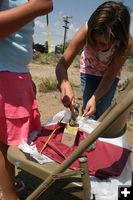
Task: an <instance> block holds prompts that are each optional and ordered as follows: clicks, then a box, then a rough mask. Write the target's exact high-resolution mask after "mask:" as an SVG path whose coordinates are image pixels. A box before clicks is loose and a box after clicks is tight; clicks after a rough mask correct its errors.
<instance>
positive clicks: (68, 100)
mask: <svg viewBox="0 0 133 200" xmlns="http://www.w3.org/2000/svg"><path fill="white" fill-rule="evenodd" d="M60 92H61V94H60V98H61V101H62V103H63V105H64V106H65V107H69V108H70V109H71V110H72V109H73V107H74V93H73V90H72V87H71V85H70V83H69V82H68V81H67V82H63V83H62V84H61V86H60Z"/></svg>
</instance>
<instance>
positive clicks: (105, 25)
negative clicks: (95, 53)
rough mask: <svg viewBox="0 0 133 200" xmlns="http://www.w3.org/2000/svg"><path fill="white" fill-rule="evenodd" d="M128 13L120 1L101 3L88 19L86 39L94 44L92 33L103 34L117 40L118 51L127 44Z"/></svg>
mask: <svg viewBox="0 0 133 200" xmlns="http://www.w3.org/2000/svg"><path fill="white" fill-rule="evenodd" d="M129 27H130V13H129V11H128V8H127V7H126V6H125V5H123V3H122V2H114V1H107V2H104V3H103V4H101V5H100V6H99V7H98V8H97V9H96V10H95V11H94V13H93V14H92V15H91V17H90V19H89V21H88V32H87V40H88V42H90V43H91V44H92V45H95V44H94V43H95V42H94V40H93V33H94V32H96V33H98V34H103V35H105V36H106V37H108V38H109V39H110V38H111V37H113V38H114V39H115V40H118V41H119V48H118V51H119V52H121V51H122V50H123V49H124V48H126V47H127V45H128V40H129Z"/></svg>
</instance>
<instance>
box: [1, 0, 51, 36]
mask: <svg viewBox="0 0 133 200" xmlns="http://www.w3.org/2000/svg"><path fill="white" fill-rule="evenodd" d="M3 1H4V0H3ZM1 4H2V0H1V1H0V8H1ZM52 9H53V3H52V0H29V1H27V3H25V4H23V5H20V6H17V7H15V8H11V9H8V10H4V11H0V39H3V38H5V37H7V36H9V35H10V34H12V33H13V32H16V31H17V30H18V29H20V28H21V27H22V26H24V25H26V24H27V23H29V22H30V21H32V20H33V19H34V18H36V17H37V16H41V15H45V14H47V13H49V12H50V11H52Z"/></svg>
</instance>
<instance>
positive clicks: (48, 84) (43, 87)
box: [38, 77, 57, 93]
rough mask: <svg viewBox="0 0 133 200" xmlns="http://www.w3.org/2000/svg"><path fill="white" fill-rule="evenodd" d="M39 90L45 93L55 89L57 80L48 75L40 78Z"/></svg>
mask: <svg viewBox="0 0 133 200" xmlns="http://www.w3.org/2000/svg"><path fill="white" fill-rule="evenodd" d="M38 90H39V92H42V93H47V92H50V91H55V90H57V80H55V79H53V78H51V77H49V78H45V79H42V80H41V83H40V84H39V85H38Z"/></svg>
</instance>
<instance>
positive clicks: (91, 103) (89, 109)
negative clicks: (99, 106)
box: [84, 96, 96, 116]
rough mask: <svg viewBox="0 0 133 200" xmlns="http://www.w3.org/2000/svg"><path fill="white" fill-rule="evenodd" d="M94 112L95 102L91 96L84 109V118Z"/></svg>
mask: <svg viewBox="0 0 133 200" xmlns="http://www.w3.org/2000/svg"><path fill="white" fill-rule="evenodd" d="M95 112H96V100H95V96H92V97H91V98H90V100H89V101H88V102H87V105H86V108H85V110H84V116H91V115H93V114H94V113H95Z"/></svg>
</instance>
